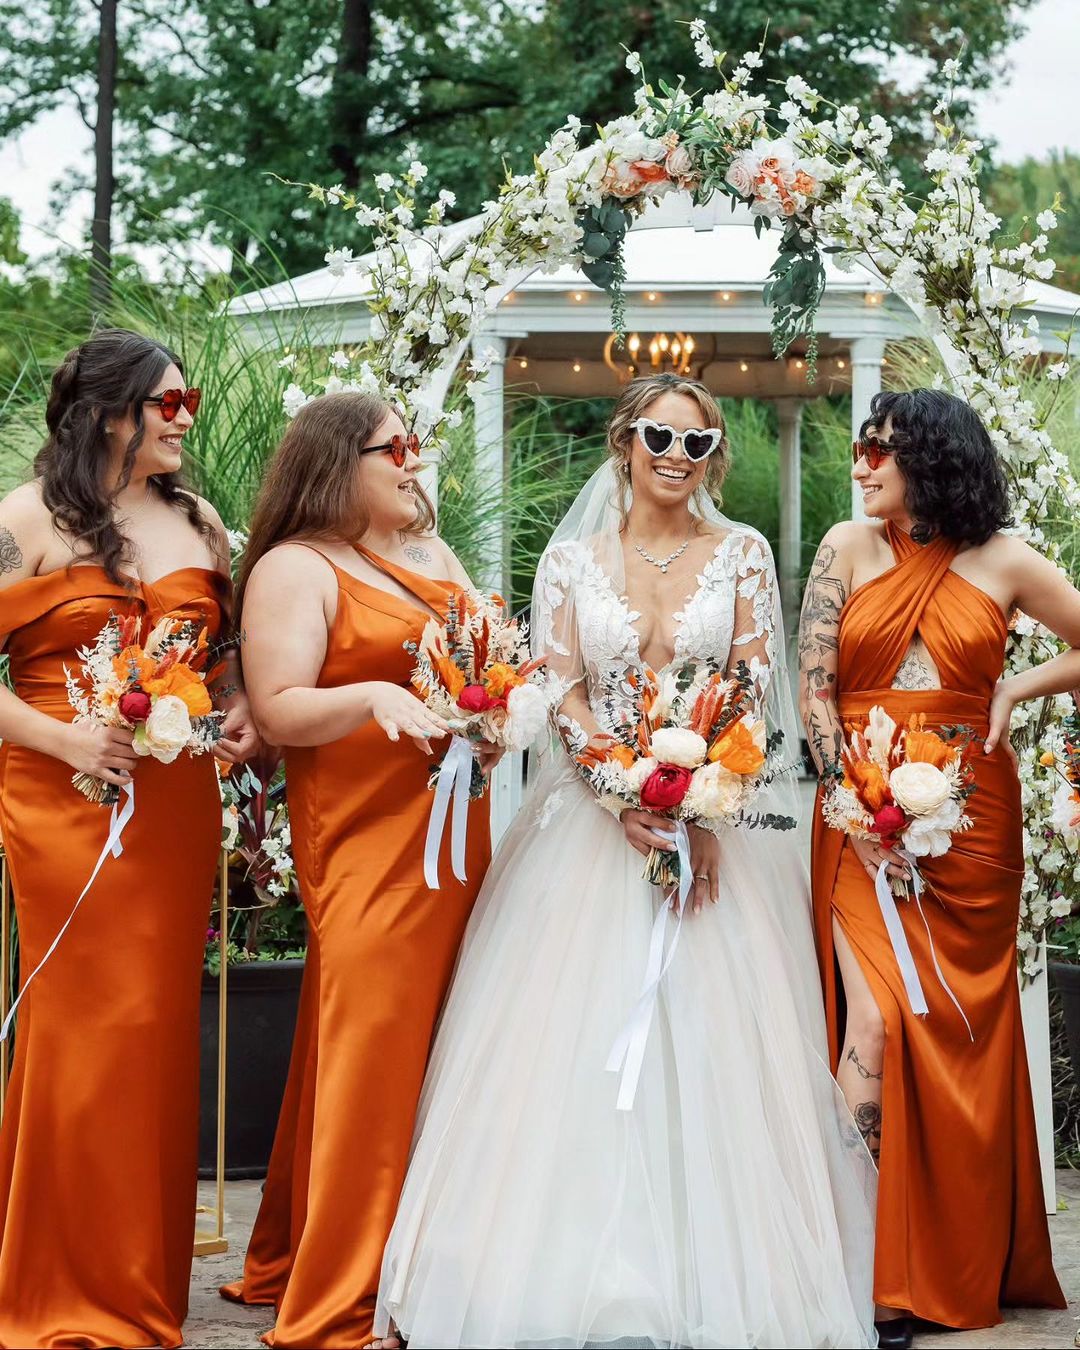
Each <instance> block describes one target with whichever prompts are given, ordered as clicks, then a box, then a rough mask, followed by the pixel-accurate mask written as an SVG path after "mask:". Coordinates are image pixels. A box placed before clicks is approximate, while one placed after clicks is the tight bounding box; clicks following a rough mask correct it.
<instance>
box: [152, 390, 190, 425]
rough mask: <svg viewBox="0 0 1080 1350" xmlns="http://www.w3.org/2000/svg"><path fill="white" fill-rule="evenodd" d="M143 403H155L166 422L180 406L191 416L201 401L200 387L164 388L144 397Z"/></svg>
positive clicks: (171, 418)
mask: <svg viewBox="0 0 1080 1350" xmlns="http://www.w3.org/2000/svg"><path fill="white" fill-rule="evenodd" d="M143 402H144V403H156V404H157V406H158V407H159V408H160V409H161V415H162V417H163V418H164V419H165V421H166V422H171V421H172V420H173V418H174V417H175V416H176V414H177V413H178V412H179V411H180V409H181V408H186V409H187V410H188V412H189V413H190V414H191V416H192V417H194V416H195V414H196V413H197V412H198V411H199V404H200V403H201V402H202V390H201V389H166V390H165V391H164V393H161V394H155V395H154V396H153V398H144V399H143Z"/></svg>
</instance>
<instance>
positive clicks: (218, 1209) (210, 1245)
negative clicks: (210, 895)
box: [195, 851, 229, 1256]
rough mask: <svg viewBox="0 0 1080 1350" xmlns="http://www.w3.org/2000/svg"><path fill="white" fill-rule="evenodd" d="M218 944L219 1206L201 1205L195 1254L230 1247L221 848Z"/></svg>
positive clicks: (225, 910)
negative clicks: (202, 1223)
mask: <svg viewBox="0 0 1080 1350" xmlns="http://www.w3.org/2000/svg"><path fill="white" fill-rule="evenodd" d="M218 902H219V908H218V923H219V928H218V943H219V948H220V953H221V969H220V972H219V973H218V1060H217V1163H216V1168H215V1181H216V1185H217V1196H216V1205H215V1207H214V1208H211V1207H210V1206H209V1205H200V1206H199V1207H198V1209H197V1210H196V1213H197V1214H212V1215H213V1216H214V1217H213V1228H211V1229H210V1230H207V1229H205V1228H199V1227H198V1226H197V1225H196V1228H195V1255H196V1256H213V1255H215V1254H216V1253H218V1252H227V1251H228V1250H229V1240H228V1238H227V1237H226V1236H225V1059H226V1034H227V1028H228V1020H229V1018H228V1012H229V999H228V984H229V962H228V955H229V952H228V948H229V855H228V853H226V852H224V851H222V854H221V873H220V881H219V894H218Z"/></svg>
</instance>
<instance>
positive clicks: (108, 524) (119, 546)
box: [34, 328, 217, 585]
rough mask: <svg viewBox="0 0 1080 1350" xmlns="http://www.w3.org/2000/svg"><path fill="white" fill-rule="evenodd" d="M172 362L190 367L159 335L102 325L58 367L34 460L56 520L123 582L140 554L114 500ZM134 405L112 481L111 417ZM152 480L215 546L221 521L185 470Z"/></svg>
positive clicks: (89, 555)
mask: <svg viewBox="0 0 1080 1350" xmlns="http://www.w3.org/2000/svg"><path fill="white" fill-rule="evenodd" d="M169 365H175V366H177V367H178V368H179V369H180V371H181V373H183V366H182V365H181V363H180V358H179V357H178V356H177V355H176V354H175V353H174V352H171V351H170V350H169V349H168V347H165V346H163V345H162V344H161V343H160V342H155V341H154V340H153V338H148V337H143V336H142V334H141V333H131V332H129V331H128V330H127V329H125V328H103V329H101V331H100V332H97V333H95V334H94V336H93V337H91V338H88V339H87V341H86V342H84V343H82V344H81V346H78V347H73V348H72V349H71V351H69V352H68V354H67V355H66V356H65V357H64V359H63V361H62V362H61V364H60V365H59V366H58V367H57V369H56V371H55V372H54V374H53V377H52V388H51V390H50V392H49V401H48V404H47V406H46V409H45V425H46V426H47V427H48V429H49V435H48V438H47V439H46V441H45V443H44V445H43V446H42V447H41V449H40V450H39V451H38V453H37V457H36V458H35V460H34V473H35V474H36V475H37V477H38V478H39V479H40V480H41V495H42V500H43V501H44V503H45V505H46V507H48V509H49V511H50V512H51V513H52V518H53V523H54V525H56V527H57V528H58V529H59V530H62V531H63V532H64V533H66V534H68V535H70V536H71V538H72V540H73V542H74V543H75V544H77V545H80V546H81V556H83V557H87V558H95V559H97V560H98V561H99V562H100V563H101V565H102V566H103V567H104V568H105V571H106V572H107V573H108V576H109V579H110V580H111V581H114V582H117V583H119V584H121V585H123V584H126V583H127V578H126V577H125V576H124V574H123V572H122V571H121V564H122V563H125V562H128V563H130V562H132V561H133V556H132V550H131V542H130V540H128V539H127V538H126V537H125V536H124V535H123V534H122V533H121V532H120V530H119V529H117V527H116V523H115V521H114V519H113V505H114V501H115V498H116V495H117V493H119V492H121V491H122V490H123V489H124V488H125V487H126V486H127V484H128V482H129V481H130V480H131V470H132V467H133V465H134V463H135V455H136V453H137V452H138V449H139V446H140V445H141V444H142V439H143V431H144V425H143V400H144V399H146V398H149V397H150V394H151V392H152V391H153V388H154V386H155V385H156V384H157V382H158V381H159V380H160V379H161V376H162V374H163V373H164V371H165V369H166V367H168V366H169ZM129 410H130V411H131V414H132V416H133V418H134V421H135V435H134V436H133V437H132V438H131V440H130V441H129V442H128V445H127V449H126V451H125V454H124V462H123V465H122V467H121V470H120V477H119V480H118V482H117V483H116V485H115V487H110V485H109V484H108V482H107V479H106V475H107V472H108V466H109V453H108V446H107V444H106V441H105V424H106V421H107V420H108V419H109V418H112V417H116V418H119V417H123V416H125V414H126V413H127V412H128V411H129ZM148 483H149V484H151V485H152V486H153V489H154V490H155V491H156V492H157V493H158V494H159V495H160V496H161V497H163V498H164V500H165V501H167V502H168V503H169V504H170V505H174V506H176V507H178V508H179V509H180V510H182V511H183V512H184V513H185V514H186V515H187V517H188V519H189V520H190V521H191V523H192V525H194V527H195V528H196V529H197V530H198V531H199V533H200V534H201V535H202V536H203V537H204V538H205V539H206V540H207V541H208V542H209V543H210V545H211V548H213V549H214V551H215V552H216V551H217V541H216V536H215V533H214V529H213V527H212V526H211V525H210V523H209V522H208V521H207V520H206V518H205V517H204V516H203V514H202V512H201V511H200V510H199V501H198V498H197V497H196V496H195V494H194V493H193V492H191V491H190V489H188V488H187V487H186V486H185V484H184V483H183V480H182V479H181V477H180V475H179V474H176V473H158V474H154V475H152V476H151V477H150V478H149V479H148Z"/></svg>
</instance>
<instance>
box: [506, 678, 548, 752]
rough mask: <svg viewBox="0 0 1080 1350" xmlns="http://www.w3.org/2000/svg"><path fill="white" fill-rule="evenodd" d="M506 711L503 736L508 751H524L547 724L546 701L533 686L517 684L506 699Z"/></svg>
mask: <svg viewBox="0 0 1080 1350" xmlns="http://www.w3.org/2000/svg"><path fill="white" fill-rule="evenodd" d="M506 711H507V712H508V713H509V717H508V719H507V722H506V726H505V727H504V728H503V736H504V739H505V741H506V747H507V749H508V750H524V749H526V748H527V747H528V746H530V745H532V743H533V741H535V740H536V738H537V736H539V735H540V733H541V731H543V729H544V727H545V726H546V724H547V715H548V704H547V699H546V698H545V697H544V692H543V690H542V689H538V688H537V687H536V685H535V684H519V685H518V686H517V688H516V689H511V690H510V693H509V694H508V695H507V697H506Z"/></svg>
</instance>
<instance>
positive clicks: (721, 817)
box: [575, 662, 795, 887]
mask: <svg viewBox="0 0 1080 1350" xmlns="http://www.w3.org/2000/svg"><path fill="white" fill-rule="evenodd" d="M641 702H642V716H641V720H640V722H639V723H638V727H637V734H636V738H635V741H634V744H633V745H624V744H621V743H618V742H616V741H615V740H614V739H613V738H611V737H606V736H601V737H594V738H593V739H592V740H591V741H590V742H589V744H588V745H587V746H586V747H585V748H584V749H583V750H582V751H580V752H579V753H578V754H577V755H576V756H575V758H576V760H577V763H578V764H579V765H580V767H581V769H582V772H583V773H584V774H585V777H586V778H587V779H588V780H589V782H590V784H591V786H592V787H593V789H594V790H595V791H596V792H597V794H598V795H599V796H600V798H601V800H602V801H604V803H605V805H607V806H609V807H610V806H614V807H616V808H618V807H620V806H630V807H635V808H639V809H640V810H643V811H652V812H654V813H656V814H657V815H663V816H667V817H668V818H669V819H670V820H673V821H677V822H683V823H688V824H701V825H704V826H705V827H706V828H709V827H710V826H715V825H717V824H719V823H720V822H722V821H734V820H737V819H744V818H746V812H747V808H748V807H749V806H750V804H751V803H752V802H753V800H754V797H755V796H756V795H757V793H758V791H759V790H760V789H761V788H762V787H763V786H764V785H765V784H766V783H767V782H768V781H770V765H771V764H772V762H773V761H774V757H775V755H776V752H777V751H778V750H779V748H780V745H781V744H782V742H783V732H780V731H777V732H775V733H773V735H772V736H769V735H767V733H766V728H765V723H764V722H763V721H762V720H761V718H760V717H758V716H757V715H756V707H757V697H756V694H755V690H754V682H753V679H752V677H751V675H750V671H749V668H748V667H747V665H746V664H745V662H740V663H739V665H738V666H737V667H736V671H735V674H734V675H732V676H724V675H721V674H719V673H717V672H711V673H710V672H709V670H708V669H707V668H702V667H700V666H695V665H693V664H691V665H687V666H684V667H683V668H682V669H681V670H679V671H676V672H669V673H668V674H665V675H664V676H663V678H662V679H660V680H657V677H656V676H655V675H653V673H652V672H651V671H649V670H646V672H645V679H644V687H643V690H642V697H641ZM752 823H754V824H757V825H766V826H769V827H771V828H773V829H791V828H793V827H794V825H795V822H794V821H793V820H791V819H789V818H788V817H784V816H775V815H770V816H760V817H756V818H755V819H754V820H753V821H752ZM681 867H682V862H681V859H680V855H679V854H678V853H671V852H669V851H667V850H664V849H659V848H656V849H653V850H652V852H651V853H650V854H649V857H648V859H647V861H646V864H645V877H646V879H647V880H649V881H651V882H654V883H655V884H656V885H658V886H664V887H670V886H673V885H675V884H676V883H677V882H678V880H679V876H680V870H681Z"/></svg>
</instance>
